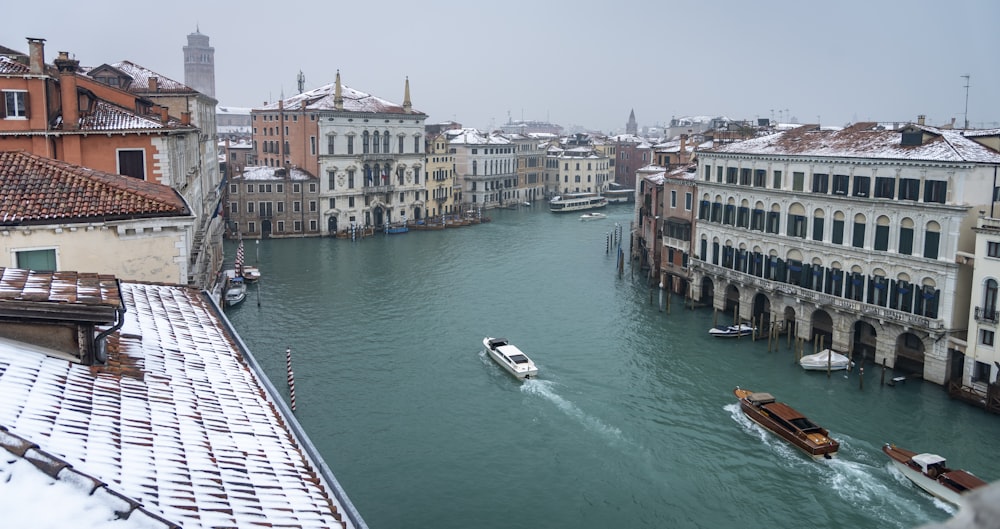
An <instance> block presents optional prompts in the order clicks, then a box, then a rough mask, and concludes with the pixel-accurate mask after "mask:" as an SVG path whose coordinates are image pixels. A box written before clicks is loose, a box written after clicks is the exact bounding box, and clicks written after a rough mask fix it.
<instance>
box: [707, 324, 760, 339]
mask: <svg viewBox="0 0 1000 529" xmlns="http://www.w3.org/2000/svg"><path fill="white" fill-rule="evenodd" d="M754 330H756V328H755V327H753V326H751V325H747V324H745V323H741V324H739V325H717V326H715V327H712V328H711V329H709V330H708V334H709V335H711V336H715V337H716V338H736V337H737V336H750V335H751V334H752V333H753V332H754Z"/></svg>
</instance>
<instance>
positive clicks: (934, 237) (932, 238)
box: [924, 231, 941, 259]
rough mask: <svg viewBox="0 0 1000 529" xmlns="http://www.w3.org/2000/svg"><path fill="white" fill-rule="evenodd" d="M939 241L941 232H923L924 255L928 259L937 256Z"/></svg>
mask: <svg viewBox="0 0 1000 529" xmlns="http://www.w3.org/2000/svg"><path fill="white" fill-rule="evenodd" d="M940 242H941V233H940V232H936V231H927V232H925V233H924V257H926V258H928V259H937V258H938V245H939V244H940Z"/></svg>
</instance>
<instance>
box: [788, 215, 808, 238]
mask: <svg viewBox="0 0 1000 529" xmlns="http://www.w3.org/2000/svg"><path fill="white" fill-rule="evenodd" d="M788 235H789V236H790V237H801V238H803V239H804V238H805V237H806V218H805V217H803V216H802V215H789V216H788Z"/></svg>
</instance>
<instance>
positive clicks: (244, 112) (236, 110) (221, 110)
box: [215, 105, 253, 116]
mask: <svg viewBox="0 0 1000 529" xmlns="http://www.w3.org/2000/svg"><path fill="white" fill-rule="evenodd" d="M251 110H253V109H252V108H250V107H230V106H225V107H224V106H221V105H220V106H216V107H215V113H216V114H234V115H238V116H249V115H250V111H251Z"/></svg>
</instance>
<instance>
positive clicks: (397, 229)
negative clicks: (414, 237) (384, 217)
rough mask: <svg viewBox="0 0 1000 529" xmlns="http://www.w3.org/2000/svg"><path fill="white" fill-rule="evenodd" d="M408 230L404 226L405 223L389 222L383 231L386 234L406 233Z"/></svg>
mask: <svg viewBox="0 0 1000 529" xmlns="http://www.w3.org/2000/svg"><path fill="white" fill-rule="evenodd" d="M408 231H410V228H408V227H406V224H405V223H397V224H389V225H386V227H385V232H386V233H388V234H393V233H406V232H408Z"/></svg>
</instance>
